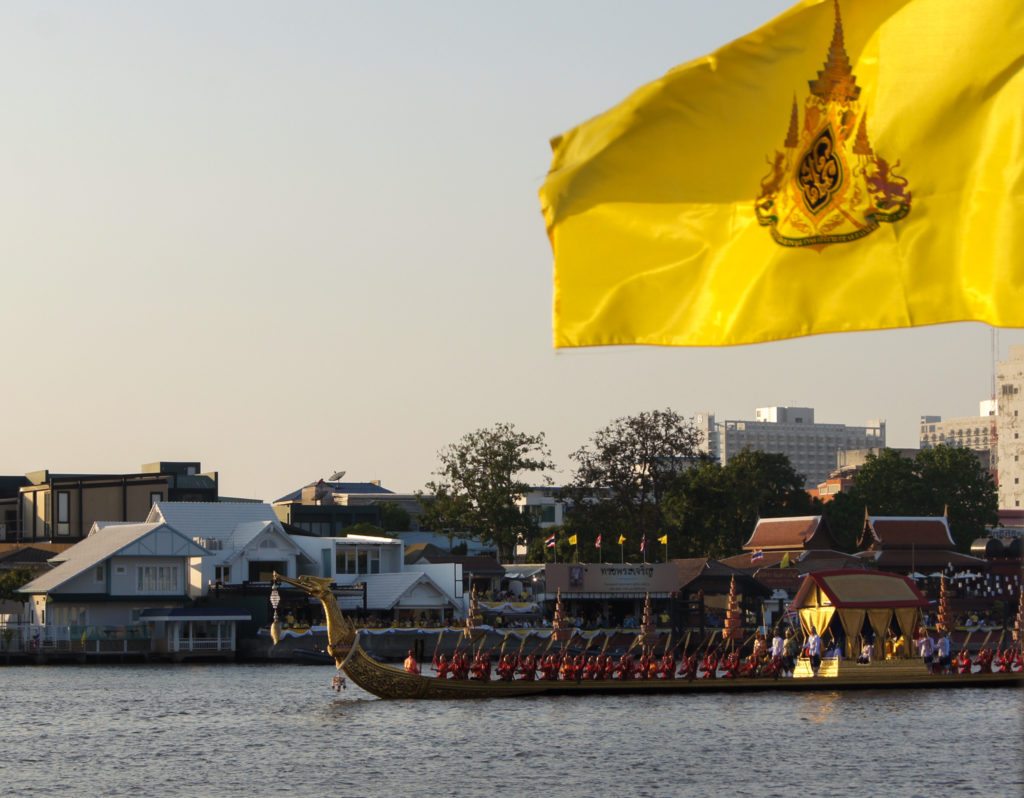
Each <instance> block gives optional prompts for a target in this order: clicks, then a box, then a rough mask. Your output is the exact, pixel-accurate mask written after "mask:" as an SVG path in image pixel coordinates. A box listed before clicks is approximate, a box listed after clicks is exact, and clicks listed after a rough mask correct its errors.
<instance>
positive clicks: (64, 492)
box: [0, 461, 219, 543]
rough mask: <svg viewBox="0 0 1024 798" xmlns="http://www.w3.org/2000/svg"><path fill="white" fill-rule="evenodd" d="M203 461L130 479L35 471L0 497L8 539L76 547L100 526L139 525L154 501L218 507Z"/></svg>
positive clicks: (150, 468)
mask: <svg viewBox="0 0 1024 798" xmlns="http://www.w3.org/2000/svg"><path fill="white" fill-rule="evenodd" d="M201 468H202V467H201V465H200V463H199V462H195V461H188V462H167V461H161V462H158V463H149V464H147V465H143V466H142V468H141V471H140V472H138V473H133V474H132V473H129V474H55V473H52V472H50V471H48V470H43V471H34V472H32V473H29V474H26V475H25V476H24V478H17V477H12V478H4V481H3V485H5V486H7V488H8V489H7V490H6V491H4V492H3V495H2V496H0V512H2V513H3V517H4V522H3V524H4V526H3V531H4V537H5V538H6V539H7V540H9V541H18V542H53V543H74V542H76V541H79V540H83V539H85V538H86V536H87V535H88V534H89V530H90V529H91V528H92V525H93V524H94V523H95V522H97V521H134V522H141V521H144V520H145V519H146V516H147V515H148V514H149V509H150V507H152V506H153V502H156V501H184V502H216V501H218V500H219V493H218V479H217V472H215V471H214V472H211V473H207V474H203V473H200V472H201Z"/></svg>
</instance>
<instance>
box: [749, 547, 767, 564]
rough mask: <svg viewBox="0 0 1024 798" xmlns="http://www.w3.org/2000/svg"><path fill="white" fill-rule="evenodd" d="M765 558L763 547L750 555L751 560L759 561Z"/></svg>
mask: <svg viewBox="0 0 1024 798" xmlns="http://www.w3.org/2000/svg"><path fill="white" fill-rule="evenodd" d="M763 559H764V552H763V551H762V550H761V549H758V550H757V551H755V552H754V553H753V554H751V555H750V561H751V562H757V561H758V560H763Z"/></svg>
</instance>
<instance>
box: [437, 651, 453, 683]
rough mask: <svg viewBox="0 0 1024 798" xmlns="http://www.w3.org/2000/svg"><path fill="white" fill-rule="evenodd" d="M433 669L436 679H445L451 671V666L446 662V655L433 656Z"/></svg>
mask: <svg viewBox="0 0 1024 798" xmlns="http://www.w3.org/2000/svg"><path fill="white" fill-rule="evenodd" d="M434 670H435V671H437V678H438V679H447V678H448V674H450V673H451V670H452V666H451V664H450V663H449V662H448V659H447V657H445V655H444V654H442V655H441V656H440V657H435V658H434Z"/></svg>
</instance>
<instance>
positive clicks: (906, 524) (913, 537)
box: [857, 515, 956, 551]
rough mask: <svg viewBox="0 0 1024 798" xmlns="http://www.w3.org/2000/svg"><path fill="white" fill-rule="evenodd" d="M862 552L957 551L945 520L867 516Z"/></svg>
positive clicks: (942, 517) (860, 541) (940, 517)
mask: <svg viewBox="0 0 1024 798" xmlns="http://www.w3.org/2000/svg"><path fill="white" fill-rule="evenodd" d="M857 547H858V548H860V549H868V548H870V549H872V550H875V551H877V550H879V549H884V550H890V549H907V550H908V551H909V550H910V549H915V550H918V551H920V550H921V549H953V548H955V547H956V544H955V543H954V542H953V536H952V535H951V534H950V531H949V519H947V518H946V517H945V516H941V515H940V516H924V517H913V516H867V518H865V519H864V530H863V533H862V534H861V538H860V540H859V541H858V542H857Z"/></svg>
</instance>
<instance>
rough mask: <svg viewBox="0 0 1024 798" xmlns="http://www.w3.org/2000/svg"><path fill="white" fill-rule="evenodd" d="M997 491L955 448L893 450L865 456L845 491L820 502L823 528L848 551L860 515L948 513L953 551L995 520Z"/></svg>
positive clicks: (972, 457) (970, 457)
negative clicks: (909, 453)
mask: <svg viewBox="0 0 1024 798" xmlns="http://www.w3.org/2000/svg"><path fill="white" fill-rule="evenodd" d="M997 507H998V493H997V490H996V486H995V483H994V482H993V481H992V477H991V475H990V474H989V473H988V472H987V471H985V469H983V468H982V467H981V463H980V462H979V461H978V456H977V455H976V454H975V453H974V452H973V451H971V450H970V449H965V448H962V447H959V446H945V445H943V446H936V447H935V448H934V449H922V450H921V451H920V452H918V453H917V455H916V456H915V457H914V458H913V459H912V460H911V459H908V458H905V457H901V456H900V454H899V452H897V451H896V450H894V449H883V450H882V452H881V453H880V454H878V455H873V454H869V455H868V457H867V460H866V461H865V463H864V465H863V466H861V467H860V469H858V471H857V473H856V474H854V476H853V485H852V487H851V488H850V489H849V490H848V491H844V492H843V493H840V494H837V495H836V497H835V499H834V500H833V501H832V502H830V503H829V504H828V505H826V514H827V516H828V521H829V526H830V527H831V529H832V531H833V533H834V534H835V535H836V536H837V537H838V538H839V539H840V542H841V543H843V544H844V545H845V546H847V547H848V548H850V549H852V548H853V547H854V545H855V544H856V541H857V540H858V539H859V537H860V533H861V531H862V530H863V527H864V516H865V514H866V513H870V514H871V515H875V516H879V515H894V516H901V515H902V516H938V515H942V514H944V513H946V514H948V516H949V526H950V532H951V533H952V535H953V540H954V542H955V544H956V547H957V549H959V550H960V551H965V552H966V551H968V550H969V549H970V547H971V543H972V542H973V541H974V540H975V539H976V538H979V537H982V536H983V535H984V534H985V528H986V526H988V525H994V524H996V523H997V522H998V517H997V515H996V509H997Z"/></svg>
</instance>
